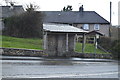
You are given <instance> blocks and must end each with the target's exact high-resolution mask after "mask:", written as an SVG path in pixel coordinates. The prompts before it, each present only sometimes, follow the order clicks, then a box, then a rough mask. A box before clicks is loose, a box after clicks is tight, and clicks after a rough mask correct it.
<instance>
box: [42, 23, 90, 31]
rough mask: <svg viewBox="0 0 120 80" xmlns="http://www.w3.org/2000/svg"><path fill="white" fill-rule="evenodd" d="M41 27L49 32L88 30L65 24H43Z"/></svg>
mask: <svg viewBox="0 0 120 80" xmlns="http://www.w3.org/2000/svg"><path fill="white" fill-rule="evenodd" d="M43 29H44V30H45V31H50V32H65V33H87V32H88V31H85V30H82V29H79V28H76V27H74V26H70V25H67V24H54V23H53V24H50V23H49V24H43Z"/></svg>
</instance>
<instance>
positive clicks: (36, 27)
mask: <svg viewBox="0 0 120 80" xmlns="http://www.w3.org/2000/svg"><path fill="white" fill-rule="evenodd" d="M27 10H28V11H26V12H24V13H23V14H20V15H14V16H11V17H9V18H6V19H4V23H5V29H4V30H3V34H4V35H9V36H14V37H23V38H33V37H39V38H42V34H43V32H42V30H43V27H42V23H43V22H42V18H43V14H42V13H41V12H38V11H34V10H35V9H27Z"/></svg>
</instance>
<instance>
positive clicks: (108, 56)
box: [67, 52, 113, 59]
mask: <svg viewBox="0 0 120 80" xmlns="http://www.w3.org/2000/svg"><path fill="white" fill-rule="evenodd" d="M67 56H72V57H80V58H98V59H99V58H100V59H112V58H113V55H112V54H94V53H78V52H75V53H73V54H71V55H68V54H67Z"/></svg>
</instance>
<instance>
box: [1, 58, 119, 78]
mask: <svg viewBox="0 0 120 80" xmlns="http://www.w3.org/2000/svg"><path fill="white" fill-rule="evenodd" d="M8 58H9V57H8ZM11 58H12V59H13V57H11ZM30 59H31V58H28V57H27V59H26V58H25V57H23V58H21V57H18V60H16V59H13V60H10V59H9V60H8V59H5V60H2V77H3V78H118V63H117V62H116V61H110V62H107V61H105V62H104V61H96V62H94V61H90V60H92V59H84V60H82V59H80V58H72V59H44V60H43V58H38V57H34V58H32V59H33V60H30ZM35 59H36V60H35ZM85 60H86V61H85Z"/></svg>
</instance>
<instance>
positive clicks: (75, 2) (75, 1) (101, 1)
mask: <svg viewBox="0 0 120 80" xmlns="http://www.w3.org/2000/svg"><path fill="white" fill-rule="evenodd" d="M9 1H13V2H15V4H16V5H23V6H24V7H25V6H26V4H30V3H33V4H36V5H38V6H39V7H40V11H61V10H62V8H63V7H64V6H67V5H72V7H73V11H78V10H79V7H80V6H81V5H83V6H84V10H85V11H96V12H97V13H98V14H100V15H101V16H102V17H104V18H105V19H106V20H108V21H109V20H110V17H109V16H110V1H111V2H112V24H113V25H118V2H119V1H120V0H9ZM0 4H1V5H5V1H4V0H0Z"/></svg>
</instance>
